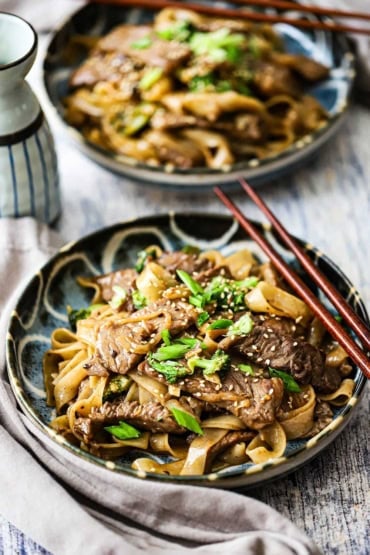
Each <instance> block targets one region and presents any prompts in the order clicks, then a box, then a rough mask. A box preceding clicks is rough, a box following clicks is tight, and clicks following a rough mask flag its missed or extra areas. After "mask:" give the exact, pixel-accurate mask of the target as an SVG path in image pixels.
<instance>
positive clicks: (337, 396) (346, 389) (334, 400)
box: [318, 379, 355, 407]
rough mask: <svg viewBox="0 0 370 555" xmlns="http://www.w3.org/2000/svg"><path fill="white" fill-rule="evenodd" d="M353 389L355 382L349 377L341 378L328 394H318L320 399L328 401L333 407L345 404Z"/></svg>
mask: <svg viewBox="0 0 370 555" xmlns="http://www.w3.org/2000/svg"><path fill="white" fill-rule="evenodd" d="M354 389H355V382H354V381H353V380H350V379H346V380H343V381H342V383H341V384H340V386H339V387H338V389H336V390H335V391H333V393H330V394H329V395H318V398H319V399H321V400H322V401H328V402H329V403H330V404H331V405H334V406H335V407H342V406H343V405H346V404H347V403H348V401H349V400H350V398H351V397H352V395H353V391H354Z"/></svg>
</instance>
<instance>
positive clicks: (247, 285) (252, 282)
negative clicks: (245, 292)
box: [235, 276, 260, 289]
mask: <svg viewBox="0 0 370 555" xmlns="http://www.w3.org/2000/svg"><path fill="white" fill-rule="evenodd" d="M259 281H260V280H259V278H258V277H257V276H250V277H247V278H245V279H242V280H241V281H236V282H235V283H236V285H237V286H238V287H240V288H242V289H253V288H254V287H256V286H257V284H258V283H259Z"/></svg>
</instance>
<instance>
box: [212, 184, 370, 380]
mask: <svg viewBox="0 0 370 555" xmlns="http://www.w3.org/2000/svg"><path fill="white" fill-rule="evenodd" d="M214 191H215V193H216V195H217V196H218V197H219V198H220V200H221V201H222V202H223V204H224V205H225V206H226V207H227V208H228V209H229V210H230V212H231V213H232V214H233V215H234V216H235V218H236V219H237V220H238V222H239V223H240V225H241V227H242V228H243V229H244V230H245V231H246V232H247V233H248V235H250V237H252V239H253V240H254V241H255V242H256V243H257V244H258V245H259V246H260V247H261V249H262V250H263V251H264V252H265V253H266V254H267V256H268V257H269V259H270V260H271V262H272V263H273V264H274V266H275V267H276V269H277V270H278V271H279V272H280V274H281V275H282V276H283V277H284V279H285V280H286V282H287V283H289V285H290V286H291V287H292V289H293V290H294V291H295V292H296V293H297V294H298V295H299V296H300V297H301V298H302V299H303V300H304V301H305V303H306V304H307V306H308V307H309V308H310V309H311V310H312V312H313V313H314V314H315V315H316V316H317V317H318V318H319V319H320V320H321V322H322V323H323V325H324V326H325V328H326V329H327V330H328V331H329V333H330V334H331V335H332V337H334V339H336V340H337V341H338V343H339V344H340V345H341V346H342V347H343V349H344V350H345V351H346V352H347V354H348V355H349V357H350V358H351V359H352V361H353V362H354V363H355V364H357V366H358V367H359V368H360V369H361V371H362V373H363V374H364V376H365V377H366V378H368V379H370V359H369V358H368V357H367V356H366V355H365V353H364V352H363V351H362V350H361V349H360V347H359V346H358V345H357V344H356V343H355V342H354V341H353V339H352V338H351V337H350V336H349V335H348V334H347V333H346V332H345V330H344V329H343V328H342V327H341V326H340V324H339V323H338V322H337V321H336V320H335V318H334V317H333V316H332V315H331V314H330V312H329V311H328V310H327V309H326V308H325V307H324V306H323V305H322V304H321V303H320V301H319V300H318V299H317V298H316V297H315V295H314V294H313V293H312V291H311V290H310V289H309V288H308V287H307V285H306V284H305V283H304V282H303V281H302V279H301V278H300V277H299V276H298V275H297V274H296V273H295V272H294V270H292V269H291V268H290V267H289V266H288V264H287V263H286V262H285V261H284V260H283V258H282V257H281V256H280V255H279V254H278V253H277V252H276V251H275V249H274V248H273V247H272V246H271V245H270V243H268V241H266V239H265V238H264V237H263V235H262V234H261V233H260V232H259V231H258V230H257V228H256V227H255V226H254V225H253V224H252V223H251V222H249V221H248V219H247V218H246V217H245V216H244V215H243V214H242V212H241V211H240V210H239V208H238V207H237V206H236V205H235V204H234V203H233V202H232V200H231V199H230V198H229V197H228V196H227V195H226V194H225V193H224V192H223V191H222V189H220V188H219V187H215V189H214Z"/></svg>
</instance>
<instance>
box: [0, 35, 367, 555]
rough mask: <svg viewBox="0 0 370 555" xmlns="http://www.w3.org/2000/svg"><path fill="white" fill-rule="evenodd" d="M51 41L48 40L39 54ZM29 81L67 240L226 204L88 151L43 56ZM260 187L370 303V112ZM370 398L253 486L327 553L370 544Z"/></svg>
mask: <svg viewBox="0 0 370 555" xmlns="http://www.w3.org/2000/svg"><path fill="white" fill-rule="evenodd" d="M44 39H45V37H44ZM44 44H45V40H42V41H41V49H40V53H39V60H41V58H42V51H43V47H44ZM30 80H31V83H32V85H33V87H34V89H36V91H37V93H38V94H39V96H40V98H41V101H42V104H43V108H44V109H45V111H46V114H47V115H48V117H49V121H50V124H51V127H52V131H53V133H54V137H55V140H56V145H57V152H58V158H59V168H60V175H61V193H62V210H63V212H62V216H61V218H60V219H59V221H58V222H57V226H56V227H57V229H58V231H59V232H60V233H61V235H62V236H63V237H64V239H65V240H66V241H67V240H71V239H76V238H78V237H80V236H81V235H84V234H86V233H89V232H91V231H93V230H95V229H98V228H100V227H102V226H106V225H110V224H113V223H115V222H120V221H122V220H125V219H131V218H135V217H138V216H143V215H148V214H157V213H158V214H159V213H164V212H168V211H169V210H174V211H197V212H201V213H203V212H217V213H226V209H225V208H224V207H223V205H221V204H220V202H219V200H218V199H217V198H215V197H214V196H213V194H212V193H207V194H194V193H192V194H189V193H188V194H186V195H185V194H180V193H175V192H170V191H168V190H161V189H160V188H158V187H156V186H147V185H142V184H140V183H134V182H132V181H130V180H129V179H126V178H125V177H120V176H117V175H114V174H112V173H110V172H109V171H107V170H105V169H104V168H102V167H99V166H98V165H96V164H95V163H94V162H92V161H91V160H89V159H87V158H86V157H85V156H83V155H82V154H81V153H79V152H78V151H77V150H76V148H75V146H73V145H72V144H70V142H69V138H68V137H67V136H66V134H65V132H64V131H63V129H62V128H61V127H60V126H59V125H58V123H57V121H56V119H55V116H53V115H52V111H51V110H50V106H49V105H48V103H47V101H46V99H45V96H44V92H43V90H42V85H41V72H40V65H39V66H37V65H36V67H35V68H34V69H33V70H32V74H31V78H30ZM259 190H260V192H261V194H262V195H263V198H264V199H265V200H266V201H267V203H268V204H269V205H270V207H271V208H272V210H273V211H274V212H275V213H276V215H277V216H278V217H279V218H280V219H281V220H282V222H284V224H285V225H286V226H287V227H288V229H289V230H290V231H291V232H292V233H294V234H295V235H297V236H300V237H302V238H305V239H307V240H309V241H310V242H311V243H313V244H314V245H316V246H318V247H319V248H320V249H321V250H322V251H323V252H325V253H326V254H327V255H329V257H331V258H332V260H334V261H335V262H336V263H337V264H338V265H339V266H340V267H341V268H342V269H343V271H344V272H345V273H346V274H347V276H348V277H349V278H350V279H351V280H352V282H353V283H354V284H355V285H356V287H357V288H358V290H359V292H360V294H361V295H362V297H363V299H364V301H365V304H366V305H367V307H368V308H369V307H370V264H369V262H370V260H369V238H370V111H369V110H368V109H365V108H362V107H360V106H353V107H351V109H350V110H349V113H348V117H347V119H346V121H345V122H344V124H343V127H342V129H341V131H340V132H339V133H338V135H337V136H336V137H335V138H333V139H332V140H331V142H330V144H329V145H328V146H326V147H325V148H323V149H322V150H321V152H320V153H319V155H318V156H317V158H316V159H315V160H314V161H312V162H310V164H309V166H308V167H303V168H302V169H300V170H299V171H296V172H295V173H294V174H293V175H290V176H288V177H285V178H283V179H280V180H278V181H275V182H273V183H271V184H268V185H265V186H263V187H262V188H260V189H259ZM233 198H234V200H236V201H237V202H238V203H239V205H240V206H241V207H242V208H243V209H244V210H245V213H246V214H248V215H249V216H250V217H252V218H254V219H261V218H260V215H259V213H258V211H257V209H256V208H254V207H253V206H252V205H251V204H250V203H249V202H248V201H247V199H246V198H245V197H243V195H241V194H238V193H234V194H233ZM368 405H369V395H367V398H366V399H365V400H364V402H363V403H362V406H361V407H360V409H359V410H358V412H357V415H356V416H355V417H354V418H353V419H352V421H351V423H350V424H349V425H348V427H347V428H346V429H345V431H344V432H343V433H342V434H341V435H340V436H339V437H338V438H337V439H336V440H335V441H334V442H333V443H332V444H331V445H330V447H328V448H327V449H326V451H325V452H323V453H322V454H321V455H319V456H318V457H317V458H316V459H315V460H314V461H312V462H310V463H308V464H307V465H306V466H305V467H303V468H302V469H300V470H298V471H296V472H294V473H293V474H291V475H289V476H288V477H286V478H283V479H278V480H277V481H275V482H274V483H272V484H269V485H266V486H265V487H263V488H259V489H257V490H254V491H253V492H250V491H249V492H248V495H251V494H252V495H254V496H256V497H258V498H259V499H260V500H262V501H264V502H266V503H268V504H269V505H271V506H272V507H274V508H275V509H277V510H278V511H280V512H282V513H283V514H285V515H286V516H288V517H289V518H290V519H291V520H292V521H294V522H295V524H296V525H297V526H298V527H300V528H301V529H304V530H305V531H306V532H307V534H308V535H309V536H311V537H312V538H313V539H314V540H315V542H316V543H317V544H318V545H319V546H320V547H321V548H322V550H323V551H324V552H325V553H330V554H343V555H345V554H354V555H365V554H366V553H370V543H369V539H368V538H369V537H370V536H369V526H368V522H369V520H368V512H367V509H368V507H366V502H367V503H368V501H369V494H368V492H369V464H368V463H369V452H368V445H369V443H370V442H369V433H368V430H369V426H368V418H369V416H368ZM0 525H1V526H0V532H1V531H2V533H3V542H5V539H4V538H6V545H7V546H8V548H9V546H13V547H14V551H9V553H13V552H19V551H16V549H17V548H19V545H20V543H22V542H23V541H24V542H25V543H24V546H25V547H26V548H28V549H29V551H27V550H26V551H24V552H25V553H45V552H44V551H43V550H42V549H41V548H38V547H37V546H35V545H34V544H33V543H32V542H31V541H30V540H28V539H27V538H26V539H24V538H23V537H22V535H21V534H20V532H19V531H16V530H15V529H14V528H13V527H12V526H11V525H10V524H9V523H7V522H5V521H0ZM4 545H5V544H3V547H4ZM22 545H23V544H22ZM17 546H18V547H17ZM0 551H1V540H0ZM4 552H5V550H4Z"/></svg>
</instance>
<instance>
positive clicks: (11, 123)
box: [0, 12, 60, 223]
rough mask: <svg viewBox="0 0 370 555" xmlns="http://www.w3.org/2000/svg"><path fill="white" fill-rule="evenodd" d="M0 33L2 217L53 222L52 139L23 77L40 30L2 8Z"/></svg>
mask: <svg viewBox="0 0 370 555" xmlns="http://www.w3.org/2000/svg"><path fill="white" fill-rule="evenodd" d="M0 37H1V40H0V217H20V216H34V217H35V218H37V219H39V220H42V221H44V222H47V223H51V222H52V221H53V220H55V218H56V217H57V216H58V214H59V212H60V196H59V184H58V169H57V159H56V154H55V148H54V141H53V138H52V136H51V133H50V129H49V126H48V123H47V121H46V119H45V116H44V114H43V112H42V110H41V108H40V104H39V102H38V100H37V98H36V96H35V94H34V93H33V91H32V89H31V87H30V86H29V84H28V83H27V82H26V81H25V76H26V75H27V73H28V72H29V70H30V69H31V67H32V64H33V62H34V60H35V57H36V51H37V35H36V32H35V30H34V29H33V28H32V26H31V25H30V24H29V23H27V22H26V21H24V20H23V19H21V18H20V17H18V16H16V15H13V14H8V13H4V12H0Z"/></svg>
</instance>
